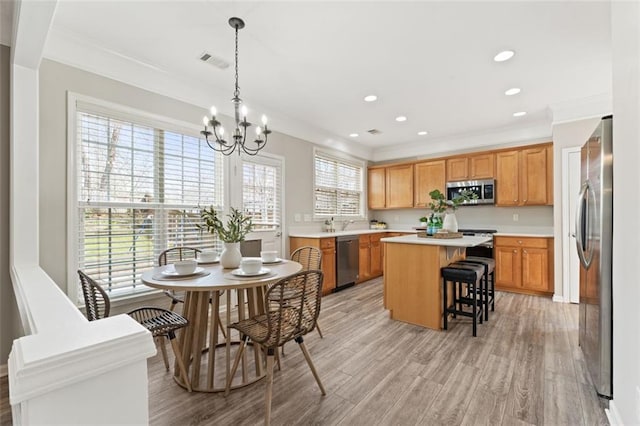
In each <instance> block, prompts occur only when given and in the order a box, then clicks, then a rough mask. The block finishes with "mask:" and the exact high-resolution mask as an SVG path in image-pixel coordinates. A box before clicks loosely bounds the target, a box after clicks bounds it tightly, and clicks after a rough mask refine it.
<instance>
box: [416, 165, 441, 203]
mask: <svg viewBox="0 0 640 426" xmlns="http://www.w3.org/2000/svg"><path fill="white" fill-rule="evenodd" d="M413 176H414V179H413V185H414V194H413V206H414V207H427V206H428V205H429V203H430V202H431V197H430V196H429V192H431V191H433V190H434V189H439V190H440V192H442V193H444V192H445V185H446V161H445V160H438V161H426V162H424V163H416V164H415V165H414V166H413Z"/></svg>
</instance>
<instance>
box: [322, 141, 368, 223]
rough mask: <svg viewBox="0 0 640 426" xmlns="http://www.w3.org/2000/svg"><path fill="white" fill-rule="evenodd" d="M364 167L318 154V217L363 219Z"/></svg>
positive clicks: (324, 154)
mask: <svg viewBox="0 0 640 426" xmlns="http://www.w3.org/2000/svg"><path fill="white" fill-rule="evenodd" d="M362 170H363V166H362V164H357V163H355V162H349V161H346V160H343V159H339V158H336V157H332V156H330V155H328V154H326V153H324V152H321V151H316V153H315V160H314V174H315V188H314V189H315V207H314V213H315V215H316V216H337V217H363V216H364V212H363V203H362V201H363V199H364V195H363V190H362V188H363V184H362Z"/></svg>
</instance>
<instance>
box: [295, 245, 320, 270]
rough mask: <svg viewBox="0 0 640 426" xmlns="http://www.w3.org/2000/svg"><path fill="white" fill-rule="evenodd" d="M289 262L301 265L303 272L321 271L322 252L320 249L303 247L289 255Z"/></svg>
mask: <svg viewBox="0 0 640 426" xmlns="http://www.w3.org/2000/svg"><path fill="white" fill-rule="evenodd" d="M291 260H293V261H294V262H298V263H300V264H301V265H302V270H303V271H310V270H313V269H322V268H321V267H322V252H321V251H320V249H318V248H315V247H311V246H304V247H300V248H298V249H296V250H295V251H294V252H293V253H291Z"/></svg>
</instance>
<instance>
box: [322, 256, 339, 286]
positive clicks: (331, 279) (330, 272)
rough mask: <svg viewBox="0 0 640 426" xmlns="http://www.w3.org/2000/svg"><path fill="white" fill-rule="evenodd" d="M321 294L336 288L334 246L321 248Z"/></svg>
mask: <svg viewBox="0 0 640 426" xmlns="http://www.w3.org/2000/svg"><path fill="white" fill-rule="evenodd" d="M322 272H323V274H324V280H323V283H322V294H328V293H331V292H332V291H333V290H335V288H336V250H335V248H333V247H331V248H325V249H322Z"/></svg>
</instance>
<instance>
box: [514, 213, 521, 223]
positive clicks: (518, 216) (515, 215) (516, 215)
mask: <svg viewBox="0 0 640 426" xmlns="http://www.w3.org/2000/svg"><path fill="white" fill-rule="evenodd" d="M519 220H520V215H519V214H518V213H514V214H513V221H514V222H517V221H519Z"/></svg>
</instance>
